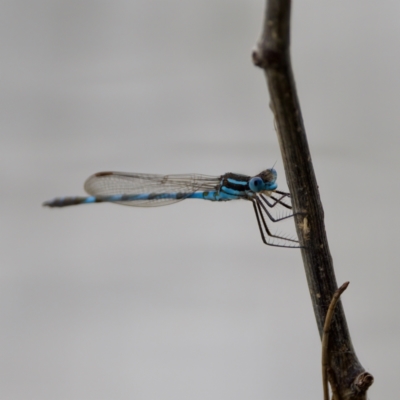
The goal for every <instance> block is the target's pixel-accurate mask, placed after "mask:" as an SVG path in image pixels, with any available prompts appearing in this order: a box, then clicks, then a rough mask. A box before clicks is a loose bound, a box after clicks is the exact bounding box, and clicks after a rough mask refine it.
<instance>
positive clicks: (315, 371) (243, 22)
mask: <svg viewBox="0 0 400 400" xmlns="http://www.w3.org/2000/svg"><path fill="white" fill-rule="evenodd" d="M294 3H295V4H294V7H293V10H292V20H293V29H292V58H293V67H294V73H295V77H296V82H297V88H298V92H299V97H300V101H301V105H302V110H303V114H304V121H305V126H306V129H307V133H308V139H309V144H310V148H311V152H312V157H313V161H314V167H315V172H316V176H317V179H318V184H319V187H320V192H321V197H322V201H323V205H324V210H325V215H326V228H327V232H328V238H329V241H330V248H331V252H332V256H333V259H334V263H335V269H336V274H337V280H338V284H342V283H343V282H344V281H347V280H349V281H350V286H349V288H348V290H347V291H346V292H345V294H344V295H343V303H344V308H345V311H346V315H347V319H348V323H349V328H350V331H351V334H352V339H353V343H354V346H355V349H356V351H357V354H358V356H359V358H360V361H361V363H362V364H363V366H364V367H365V368H366V369H367V370H368V371H369V372H371V373H372V374H373V375H374V377H375V384H374V385H373V386H372V388H371V390H370V398H385V397H386V398H389V397H392V396H393V395H392V393H394V392H397V386H398V385H397V381H398V371H399V367H400V361H399V357H398V354H399V351H400V344H399V340H398V338H399V336H400V316H399V311H398V303H399V292H398V287H399V281H400V273H399V265H398V261H396V260H398V253H397V249H398V246H399V244H398V243H397V240H398V237H399V229H400V228H399V226H400V221H399V215H398V211H397V210H398V206H397V200H398V196H399V183H398V171H399V166H400V161H399V155H398V154H399V150H400V146H399V142H400V136H399V130H400V117H399V115H400V113H399V110H398V108H399V92H400V80H399V77H398V73H399V70H400V55H399V52H398V49H399V40H400V24H399V22H398V16H399V12H400V4H399V3H398V2H395V1H388V2H385V3H383V4H381V3H379V2H366V1H361V0H358V1H352V2H351V3H349V2H348V1H332V2H320V1H316V0H313V1H311V0H309V1H305V0H303V1H302V2H301V5H300V2H294ZM264 6H265V5H264V1H261V0H257V1H255V0H251V1H237V0H230V1H222V0H214V1H204V0H203V1H198V0H193V1H190V2H182V1H178V0H169V1H151V2H149V1H145V0H131V1H123V0H113V1H103V0H95V1H94V0H85V1H75V0H68V1H63V0H60V1H49V0H48V1H43V0H38V1H34V2H33V1H23V0H17V1H15V0H13V1H2V2H1V6H0V7H1V12H0V19H1V24H0V30H1V35H0V43H1V54H2V57H1V77H2V79H1V91H0V101H1V111H2V117H1V121H0V124H1V125H0V127H1V147H0V178H1V187H2V196H1V208H0V210H1V225H0V235H1V241H0V260H1V263H0V268H1V279H0V317H1V329H0V338H1V341H0V355H1V356H0V368H1V370H0V371H1V373H0V398H1V399H7V400H19V399H22V400H23V399H30V400H36V399H37V400H39V399H40V400H54V399H57V400H59V399H60V400H64V399H65V400H68V399H74V400H80V399H82V400H92V399H93V400H99V399H100V400H101V399H105V400H106V399H113V400H118V399H140V400H142V399H143V400H150V399H151V400H154V399H174V400H179V399H185V400H186V399H191V400H197V399H199V400H200V399H230V400H235V399H244V398H246V399H254V400H256V399H266V398H268V399H275V400H280V399H282V400H284V399H294V398H296V399H311V398H313V399H317V398H322V387H321V373H320V370H321V368H320V341H319V336H318V333H317V327H316V323H315V318H314V315H313V311H312V306H311V302H310V297H309V293H308V288H307V285H306V279H305V276H304V271H303V265H302V261H301V256H300V252H299V251H298V250H286V249H280V248H271V247H267V246H265V245H263V244H262V242H261V239H260V237H259V232H258V228H257V223H256V220H255V217H254V215H253V210H252V207H251V205H250V204H248V203H247V202H237V203H235V202H233V203H222V204H215V203H211V202H202V201H186V202H181V203H179V204H176V205H171V206H168V207H160V208H154V209H140V208H138V209H137V208H133V207H132V208H131V207H122V206H115V205H111V204H96V205H91V206H79V207H71V208H66V209H45V208H42V206H41V203H42V202H43V201H45V200H48V199H51V198H53V197H55V196H62V195H83V194H84V191H83V187H82V186H83V182H84V181H85V179H86V178H87V177H88V176H89V175H91V174H92V173H94V172H98V171H102V170H116V171H130V172H148V173H162V174H164V173H165V174H167V173H191V172H197V173H203V174H210V175H221V174H223V173H225V172H238V173H244V174H249V175H254V174H257V173H258V172H260V171H261V170H263V169H265V168H268V167H271V166H272V165H273V164H274V163H275V162H276V166H275V168H276V169H277V170H278V174H279V177H278V183H279V185H280V186H279V187H280V189H281V190H285V189H287V185H286V180H285V176H284V172H283V166H282V162H281V156H280V153H279V148H278V143H277V139H276V134H275V131H274V127H273V119H272V114H271V112H270V110H269V107H268V103H269V95H268V92H267V88H266V83H265V79H264V76H263V73H262V71H261V70H259V69H257V68H255V67H254V66H253V65H252V62H251V57H250V55H251V50H252V48H253V47H254V45H255V43H256V41H257V39H258V37H259V34H260V32H261V26H262V21H263V12H264ZM285 229H286V228H285ZM288 229H289V231H291V232H292V233H294V226H293V225H289V227H288ZM288 382H289V383H288Z"/></svg>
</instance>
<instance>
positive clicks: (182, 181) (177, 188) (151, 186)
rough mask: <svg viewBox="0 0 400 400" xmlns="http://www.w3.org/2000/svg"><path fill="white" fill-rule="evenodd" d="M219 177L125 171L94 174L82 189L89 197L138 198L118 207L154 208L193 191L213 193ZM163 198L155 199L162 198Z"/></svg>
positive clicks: (187, 195)
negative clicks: (122, 196)
mask: <svg viewBox="0 0 400 400" xmlns="http://www.w3.org/2000/svg"><path fill="white" fill-rule="evenodd" d="M220 179H221V178H220V177H215V176H208V175H200V174H184V175H155V174H139V173H129V172H98V173H96V174H94V175H92V176H91V177H89V178H88V179H87V180H86V182H85V190H86V192H87V193H89V194H90V195H92V196H113V195H138V198H137V199H135V200H132V201H116V203H118V204H124V205H127V206H136V207H155V206H164V205H167V204H172V203H176V202H178V201H181V200H184V199H186V198H188V197H189V196H190V195H191V194H193V193H194V192H197V191H210V190H215V189H216V186H218V184H219V182H220ZM162 195H165V197H164V198H163V197H156V196H162Z"/></svg>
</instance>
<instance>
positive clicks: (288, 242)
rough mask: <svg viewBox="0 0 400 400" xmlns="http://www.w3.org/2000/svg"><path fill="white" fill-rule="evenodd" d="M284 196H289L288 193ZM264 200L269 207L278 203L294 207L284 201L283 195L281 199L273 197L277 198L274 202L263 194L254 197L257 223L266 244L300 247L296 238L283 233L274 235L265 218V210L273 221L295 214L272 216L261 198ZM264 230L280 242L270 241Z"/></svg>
mask: <svg viewBox="0 0 400 400" xmlns="http://www.w3.org/2000/svg"><path fill="white" fill-rule="evenodd" d="M283 197H287V194H286V193H285V196H283ZM260 198H261V200H263V201H264V202H265V203H266V204H267V205H268V206H269V207H271V208H272V207H274V206H275V205H276V204H281V205H282V206H284V207H286V208H289V209H291V208H292V207H291V206H290V205H288V204H286V203H283V202H282V201H281V199H282V197H281V198H279V199H276V198H273V199H274V200H275V202H274V203H271V202H269V201H268V200H267V199H266V198H265V197H264V196H262V195H261V194H259V195H258V196H256V197H254V198H253V199H252V200H251V201H252V203H253V208H254V212H255V214H256V218H257V224H258V228H259V230H260V234H261V239H262V241H263V243H264V244H266V245H268V246H275V247H289V248H299V247H300V246H299V245H298V241H297V240H295V239H291V238H289V237H285V236H281V235H274V234H272V232H271V231H270V229H269V228H268V225H267V222H266V220H265V218H264V214H263V211H264V212H265V213H266V214H267V216H268V218H269V219H270V220H271V221H272V222H278V221H282V220H285V219H287V218H290V217H292V216H293V214H290V215H285V216H283V217H279V218H274V217H273V216H272V214H271V213H270V212H269V211H268V209H267V208H266V206H265V205H264V204H263V202H262V201H261V200H260ZM264 231H265V232H266V234H267V235H268V236H269V237H270V238H273V239H277V240H278V241H279V242H278V243H275V242H272V241H268V240H267V239H266V237H265V234H264ZM296 244H297V245H296Z"/></svg>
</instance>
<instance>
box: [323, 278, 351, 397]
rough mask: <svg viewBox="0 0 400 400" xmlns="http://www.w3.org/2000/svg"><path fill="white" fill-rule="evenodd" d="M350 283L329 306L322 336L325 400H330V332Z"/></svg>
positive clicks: (339, 291)
mask: <svg viewBox="0 0 400 400" xmlns="http://www.w3.org/2000/svg"><path fill="white" fill-rule="evenodd" d="M349 283H350V282H345V283H343V285H342V286H340V288H339V289H338V290H336V292H335V294H334V295H333V297H332V300H331V304H329V308H328V312H327V313H326V318H325V324H324V331H323V334H322V387H323V391H324V400H329V389H328V368H329V352H328V348H329V346H328V344H329V331H330V329H331V322H332V317H333V313H334V311H335V307H336V304H337V302H338V301H339V298H340V296H341V294H342V293H343V292H344V291H345V290H346V289H347V287H348V286H349Z"/></svg>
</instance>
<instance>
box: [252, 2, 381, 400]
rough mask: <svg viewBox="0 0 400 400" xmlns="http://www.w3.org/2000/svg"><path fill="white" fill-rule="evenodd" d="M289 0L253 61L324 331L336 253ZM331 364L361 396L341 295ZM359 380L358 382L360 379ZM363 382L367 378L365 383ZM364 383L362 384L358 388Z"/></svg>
mask: <svg viewBox="0 0 400 400" xmlns="http://www.w3.org/2000/svg"><path fill="white" fill-rule="evenodd" d="M290 7H291V2H290V0H269V1H267V9H266V14H265V20H264V27H263V31H262V34H261V38H260V40H259V43H258V45H257V48H256V50H254V52H253V55H252V56H253V62H254V63H255V64H256V65H257V66H259V67H260V68H262V69H264V72H265V75H266V78H267V83H268V88H269V92H270V97H271V108H272V111H273V113H274V116H275V123H276V128H277V135H278V140H279V144H280V148H281V152H282V159H283V164H284V167H285V173H286V178H287V183H288V187H289V189H290V193H291V196H292V203H293V210H294V212H295V213H296V217H295V222H296V229H297V234H298V237H299V242H300V245H301V246H304V248H302V249H301V253H302V257H303V263H304V268H305V271H306V276H307V282H308V287H309V291H310V295H311V301H312V304H313V307H314V314H315V317H316V320H317V326H318V330H319V333H320V336H321V337H322V334H323V327H324V322H325V316H326V313H327V310H328V306H329V304H330V301H331V299H332V296H333V294H334V293H335V292H336V290H337V284H336V278H335V272H334V269H333V262H332V257H331V254H330V251H329V246H328V241H327V237H326V232H325V225H324V212H323V208H322V203H321V200H320V196H319V191H318V185H317V181H316V177H315V174H314V168H313V165H312V161H311V155H310V151H309V147H308V143H307V137H306V133H305V129H304V124H303V118H302V115H301V109H300V104H299V101H298V97H297V92H296V86H295V82H294V78H293V73H292V66H291V60H290V52H289V47H290ZM329 349H330V358H329V368H330V375H331V376H332V377H334V380H335V383H336V388H335V390H337V392H336V393H337V397H338V398H339V399H340V400H350V399H361V398H362V397H360V395H363V396H365V392H366V389H367V387H366V386H367V385H366V383H367V382H368V383H369V384H372V381H373V378H372V376H371V375H369V374H368V377H370V378H368V379H365V376H364V378H363V379H360V380H359V381H357V379H358V378H359V377H360V375H362V374H364V368H363V367H362V365H361V364H360V362H359V361H358V358H357V355H356V353H355V351H354V348H353V344H352V342H351V337H350V333H349V330H348V327H347V322H346V317H345V314H344V311H343V307H342V304H341V302H340V300H339V301H338V304H337V306H336V312H335V314H334V316H333V318H332V322H331V329H330V338H329ZM357 382H358V383H357ZM361 382H363V383H361ZM360 388H362V390H359V389H360Z"/></svg>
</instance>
